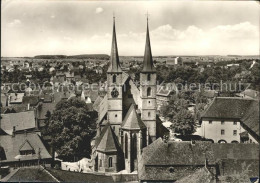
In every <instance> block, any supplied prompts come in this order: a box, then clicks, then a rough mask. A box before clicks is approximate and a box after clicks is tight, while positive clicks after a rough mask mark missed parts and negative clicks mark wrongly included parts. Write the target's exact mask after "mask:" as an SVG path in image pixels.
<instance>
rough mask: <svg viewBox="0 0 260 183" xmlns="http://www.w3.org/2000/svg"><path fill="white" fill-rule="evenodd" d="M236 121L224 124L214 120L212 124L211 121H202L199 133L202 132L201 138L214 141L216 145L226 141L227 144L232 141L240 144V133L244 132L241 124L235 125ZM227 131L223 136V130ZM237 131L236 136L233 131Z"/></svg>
mask: <svg viewBox="0 0 260 183" xmlns="http://www.w3.org/2000/svg"><path fill="white" fill-rule="evenodd" d="M233 122H234V121H231V120H230V121H224V124H221V121H216V120H212V123H211V124H210V123H209V120H207V121H206V120H205V121H202V124H201V127H200V128H201V129H198V130H197V131H201V133H202V134H201V136H203V137H205V138H207V139H212V140H213V141H214V143H218V142H219V141H220V140H225V141H226V142H227V143H231V142H232V141H237V142H240V135H239V133H241V132H243V129H242V127H241V125H240V122H238V121H237V124H236V125H234V123H233ZM222 129H223V130H225V134H224V135H221V130H222ZM234 130H237V134H236V135H234V134H233V131H234Z"/></svg>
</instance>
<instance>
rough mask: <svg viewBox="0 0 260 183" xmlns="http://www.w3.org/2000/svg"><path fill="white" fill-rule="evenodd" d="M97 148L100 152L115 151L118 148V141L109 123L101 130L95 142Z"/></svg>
mask: <svg viewBox="0 0 260 183" xmlns="http://www.w3.org/2000/svg"><path fill="white" fill-rule="evenodd" d="M95 145H96V147H97V150H98V151H102V152H115V151H118V150H120V146H119V142H118V140H117V137H116V134H115V132H114V131H113V130H112V128H111V126H110V123H107V124H106V126H105V127H104V128H103V130H102V131H101V134H100V136H99V138H98V139H97V140H96V143H95Z"/></svg>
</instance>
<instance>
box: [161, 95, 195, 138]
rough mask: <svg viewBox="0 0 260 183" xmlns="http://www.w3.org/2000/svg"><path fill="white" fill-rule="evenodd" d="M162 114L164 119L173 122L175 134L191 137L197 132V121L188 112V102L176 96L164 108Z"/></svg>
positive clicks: (172, 127)
mask: <svg viewBox="0 0 260 183" xmlns="http://www.w3.org/2000/svg"><path fill="white" fill-rule="evenodd" d="M161 113H162V116H163V117H165V118H167V119H168V120H169V121H170V122H172V125H171V129H172V130H173V132H175V133H180V134H181V135H190V134H192V133H193V132H194V131H195V126H196V125H195V120H194V117H193V115H192V114H191V112H190V111H189V110H188V101H187V100H185V99H183V98H179V96H175V97H173V98H172V99H171V100H170V102H169V104H168V105H164V106H162V108H161Z"/></svg>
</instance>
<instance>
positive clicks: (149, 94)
mask: <svg viewBox="0 0 260 183" xmlns="http://www.w3.org/2000/svg"><path fill="white" fill-rule="evenodd" d="M151 94H152V89H151V88H150V87H148V88H147V97H150V96H151Z"/></svg>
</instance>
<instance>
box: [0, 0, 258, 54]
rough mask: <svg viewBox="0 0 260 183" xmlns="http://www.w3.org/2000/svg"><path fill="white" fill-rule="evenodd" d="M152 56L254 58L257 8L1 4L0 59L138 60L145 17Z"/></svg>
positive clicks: (243, 4) (228, 4)
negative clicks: (95, 56)
mask: <svg viewBox="0 0 260 183" xmlns="http://www.w3.org/2000/svg"><path fill="white" fill-rule="evenodd" d="M147 11H148V12H149V14H150V16H149V19H150V20H149V26H150V38H151V45H152V52H153V55H154V56H155V55H226V54H240V55H258V54H259V17H260V15H259V14H260V6H259V3H257V2H252V1H184V2H183V1H182V2H181V1H149V2H148V1H127V2H126V1H124V2H123V1H105V2H104V1H103V2H102V1H94V2H93V1H57V0H56V1H50V0H49V1H47V0H46V1H43V0H37V1H35V0H34V1H32V0H31V1H24V0H3V2H2V9H1V13H2V20H1V24H2V30H1V31H2V32H1V34H2V39H1V52H2V56H35V55H39V54H65V55H74V54H92V53H100V54H103V53H104V54H110V49H111V36H112V35H111V33H112V21H113V12H115V16H116V31H117V41H118V50H119V55H121V56H123V55H143V53H144V46H145V45H144V44H145V31H146V17H145V14H146V12H147Z"/></svg>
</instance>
